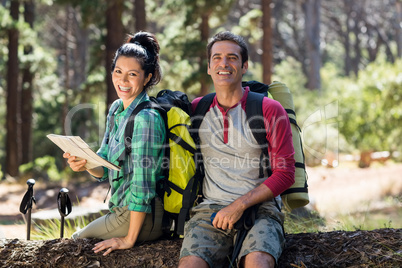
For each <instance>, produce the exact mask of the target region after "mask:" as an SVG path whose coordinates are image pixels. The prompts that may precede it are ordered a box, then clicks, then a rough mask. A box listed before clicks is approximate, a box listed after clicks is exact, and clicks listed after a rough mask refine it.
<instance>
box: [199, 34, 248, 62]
mask: <svg viewBox="0 0 402 268" xmlns="http://www.w3.org/2000/svg"><path fill="white" fill-rule="evenodd" d="M220 41H231V42H234V43H236V44H237V45H238V46H239V47H240V55H241V60H242V62H241V64H242V67H243V64H244V63H245V62H246V61H248V48H247V44H246V42H245V41H244V39H243V37H241V36H240V35H236V34H234V33H232V32H229V31H224V32H219V33H217V34H215V35H214V36H213V37H212V38H211V40H210V41H209V43H208V45H207V57H208V65H209V64H210V61H211V49H212V46H213V45H214V44H215V43H216V42H220Z"/></svg>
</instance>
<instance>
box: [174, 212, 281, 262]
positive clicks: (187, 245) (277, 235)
mask: <svg viewBox="0 0 402 268" xmlns="http://www.w3.org/2000/svg"><path fill="white" fill-rule="evenodd" d="M223 207H224V206H219V205H199V206H197V207H195V208H193V210H192V214H194V215H193V216H192V217H191V219H190V220H189V221H188V222H187V223H186V226H185V230H184V240H183V244H182V248H181V252H180V258H182V257H185V256H189V255H194V256H198V257H200V258H202V259H203V260H205V261H206V262H207V263H208V264H209V267H211V268H212V267H223V266H224V265H227V264H228V263H229V261H230V258H231V256H230V255H231V253H232V251H233V245H234V242H235V241H236V234H237V232H238V231H237V230H225V231H224V230H221V229H217V228H215V227H214V226H213V225H212V224H211V219H210V217H211V214H212V213H213V212H218V211H219V210H220V209H222V208H223ZM284 245H285V237H284V233H283V228H282V224H281V223H280V220H278V219H276V218H275V217H273V215H272V213H271V212H269V211H268V210H266V209H264V208H261V207H260V209H259V210H258V213H257V218H256V220H255V224H254V226H253V227H252V228H251V229H250V230H249V232H248V234H247V236H246V238H245V239H244V242H243V245H242V247H241V250H240V253H239V256H238V260H240V259H241V258H242V257H243V256H246V255H247V254H249V253H251V252H256V251H261V252H266V253H269V254H270V255H272V256H273V257H274V259H275V261H276V262H277V261H278V259H279V256H280V255H281V253H282V250H283V247H284Z"/></svg>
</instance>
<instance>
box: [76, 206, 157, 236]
mask: <svg viewBox="0 0 402 268" xmlns="http://www.w3.org/2000/svg"><path fill="white" fill-rule="evenodd" d="M155 200H156V202H155V215H154V217H155V223H153V219H152V213H147V215H146V217H145V221H144V223H143V225H142V228H141V231H140V233H139V235H138V238H137V242H143V241H152V240H156V239H158V238H159V237H160V236H161V235H162V216H163V207H162V203H161V201H160V199H159V198H156V199H155ZM113 211H114V212H113V213H112V212H109V213H107V214H106V215H104V216H102V217H100V218H98V219H96V220H94V221H92V222H91V223H89V224H88V225H87V226H85V227H84V228H83V229H81V230H79V231H77V232H75V233H74V234H73V235H72V238H73V239H76V238H100V239H110V238H113V237H124V236H126V235H127V233H128V229H129V227H130V211H129V210H128V209H127V206H126V207H122V208H119V207H115V208H113Z"/></svg>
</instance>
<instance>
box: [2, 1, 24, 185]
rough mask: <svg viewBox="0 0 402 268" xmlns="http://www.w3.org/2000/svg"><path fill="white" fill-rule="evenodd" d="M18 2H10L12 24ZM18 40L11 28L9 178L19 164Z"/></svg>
mask: <svg viewBox="0 0 402 268" xmlns="http://www.w3.org/2000/svg"><path fill="white" fill-rule="evenodd" d="M19 6H20V3H19V1H18V0H12V1H11V5H10V14H11V17H12V19H13V20H14V22H16V21H18V17H19ZM18 39H19V31H18V29H17V28H15V27H12V28H10V29H9V30H8V40H9V41H8V62H7V70H8V71H7V118H6V120H7V123H6V124H7V138H6V166H5V173H6V174H8V175H10V176H13V177H14V176H18V167H19V164H20V155H21V153H20V144H21V143H20V133H19V128H18V125H19V123H20V114H19V104H20V103H19V98H20V88H19V83H18V77H19V76H18V74H19V66H18V65H19V61H18Z"/></svg>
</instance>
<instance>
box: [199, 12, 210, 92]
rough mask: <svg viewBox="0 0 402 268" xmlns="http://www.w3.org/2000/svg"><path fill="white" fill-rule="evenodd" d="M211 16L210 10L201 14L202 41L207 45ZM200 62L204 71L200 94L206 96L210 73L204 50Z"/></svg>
mask: <svg viewBox="0 0 402 268" xmlns="http://www.w3.org/2000/svg"><path fill="white" fill-rule="evenodd" d="M209 16H210V12H207V13H204V14H203V15H202V16H201V25H200V34H201V42H202V43H204V44H205V45H206V44H207V42H208V37H209ZM199 62H200V63H199V64H200V71H201V72H202V74H201V76H200V77H201V79H200V84H201V89H200V95H201V96H205V95H206V94H207V93H208V91H209V88H208V85H209V83H208V79H209V77H208V75H207V64H208V63H207V62H208V59H207V57H206V55H205V53H204V51H202V53H200V57H199Z"/></svg>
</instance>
